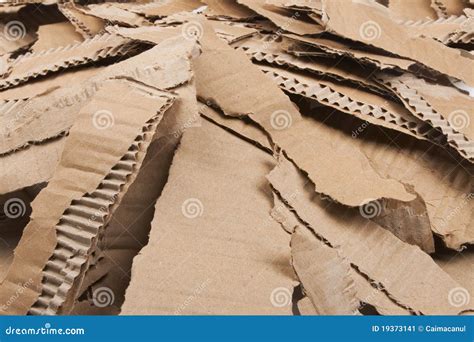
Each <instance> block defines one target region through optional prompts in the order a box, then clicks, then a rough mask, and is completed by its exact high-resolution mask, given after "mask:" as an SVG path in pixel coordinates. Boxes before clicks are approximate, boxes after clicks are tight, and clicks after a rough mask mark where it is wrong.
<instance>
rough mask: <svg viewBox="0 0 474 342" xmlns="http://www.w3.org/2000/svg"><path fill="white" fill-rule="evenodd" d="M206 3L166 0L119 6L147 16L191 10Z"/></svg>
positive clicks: (196, 0)
mask: <svg viewBox="0 0 474 342" xmlns="http://www.w3.org/2000/svg"><path fill="white" fill-rule="evenodd" d="M204 5H205V4H204V3H203V2H201V1H200V0H164V1H160V2H150V3H148V4H120V5H117V7H122V8H125V9H127V10H129V11H131V12H134V13H138V14H142V15H144V16H146V17H164V16H168V15H172V14H175V13H178V12H191V11H193V10H195V9H198V8H199V7H201V6H204Z"/></svg>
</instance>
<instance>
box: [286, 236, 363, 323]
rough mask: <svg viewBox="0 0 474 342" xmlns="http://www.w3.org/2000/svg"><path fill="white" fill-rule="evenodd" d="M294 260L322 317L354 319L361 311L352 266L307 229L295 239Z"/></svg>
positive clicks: (293, 243)
mask: <svg viewBox="0 0 474 342" xmlns="http://www.w3.org/2000/svg"><path fill="white" fill-rule="evenodd" d="M291 258H292V259H291V260H292V264H293V267H294V268H295V272H296V274H297V276H298V278H299V279H300V281H301V282H302V284H303V287H304V291H305V293H306V294H307V296H308V297H309V299H310V300H311V302H312V303H313V306H314V307H315V309H316V312H317V313H318V314H319V315H354V314H355V313H356V312H358V311H357V308H358V307H359V301H358V300H357V298H356V290H355V285H354V280H353V279H352V278H351V276H350V269H351V266H350V265H349V262H348V261H347V260H345V258H344V257H343V256H342V255H341V253H340V252H338V251H337V250H336V249H333V248H331V247H329V246H326V245H324V244H323V243H320V242H319V241H317V238H316V237H315V236H314V235H313V233H312V232H311V231H310V230H309V229H307V228H306V227H297V228H296V230H295V232H294V233H293V234H292V236H291Z"/></svg>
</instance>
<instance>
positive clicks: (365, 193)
mask: <svg viewBox="0 0 474 342" xmlns="http://www.w3.org/2000/svg"><path fill="white" fill-rule="evenodd" d="M207 32H209V31H207ZM202 43H203V46H204V51H203V54H202V55H201V56H200V57H199V58H198V59H197V60H196V62H195V67H196V69H195V70H196V81H197V82H196V87H197V92H198V95H199V96H200V97H202V98H203V99H205V100H206V101H211V102H213V103H216V104H217V105H218V106H219V107H220V108H221V109H222V110H223V112H224V113H225V114H226V115H230V116H243V115H248V116H249V117H250V118H251V119H252V120H254V121H255V122H257V123H258V124H259V125H260V126H262V127H263V128H264V129H265V131H266V132H267V133H268V134H270V136H271V137H272V140H273V142H274V143H276V144H277V145H278V146H280V147H281V148H282V149H283V150H285V151H286V153H287V154H288V156H289V157H290V158H291V159H292V160H293V161H294V162H295V163H296V165H298V167H300V168H301V169H302V170H304V171H305V172H307V173H308V174H309V176H310V178H311V179H312V180H313V181H314V182H315V183H316V184H317V186H318V187H319V191H320V192H321V193H323V194H326V195H329V196H330V197H331V198H333V199H334V200H336V201H339V202H340V203H343V204H346V205H349V206H359V205H361V203H363V202H365V201H366V200H367V199H368V198H393V199H397V200H401V201H409V200H412V199H413V196H412V195H410V194H409V193H407V192H406V191H405V189H404V187H403V185H402V184H400V183H398V182H396V181H393V180H388V179H382V178H380V177H379V176H378V175H377V174H376V173H375V171H373V169H372V168H371V166H370V164H369V163H368V161H367V160H366V159H365V156H364V155H362V154H361V153H360V152H358V151H357V150H356V149H352V145H351V144H347V145H344V146H345V149H344V150H343V149H342V148H340V149H339V151H340V154H334V153H333V149H334V147H335V146H336V144H337V142H335V141H334V139H333V138H332V136H331V133H330V132H328V131H325V128H324V126H320V129H321V132H319V134H317V135H316V134H314V129H316V127H314V126H313V127H311V126H310V125H311V124H310V122H311V121H310V120H307V119H305V118H302V117H301V116H300V114H299V112H298V111H297V109H296V108H295V107H294V105H293V103H291V101H290V100H289V99H288V98H287V97H286V96H285V95H284V94H283V93H282V92H281V91H280V90H279V89H278V88H277V85H275V84H273V83H272V81H271V80H270V79H268V78H267V77H266V76H265V75H264V74H263V73H262V72H261V71H260V70H258V68H257V67H256V66H254V65H252V64H251V63H250V62H249V61H248V60H247V59H246V57H245V55H243V54H240V53H239V52H238V51H237V52H234V51H232V49H231V48H230V47H228V46H227V45H225V43H222V42H220V41H218V40H216V38H213V36H211V35H210V34H209V35H206V34H204V37H203V42H202ZM206 44H207V45H206ZM212 47H218V48H219V50H211V48H212ZM228 50H230V51H228ZM218 59H226V61H227V63H226V64H224V65H222V66H221V67H220V68H215V67H213V66H214V65H215V61H216V60H218ZM242 70H245V74H244V73H242ZM237 71H238V72H237ZM224 75H225V76H224ZM236 89H240V90H239V92H236ZM255 93H258V94H259V97H258V98H255V97H253V96H252V94H255ZM340 146H341V145H339V147H340ZM315 150H317V151H319V152H321V151H324V152H326V153H325V154H320V153H314V151H315ZM331 158H339V159H338V161H337V162H334V163H331V162H330V160H331ZM329 165H331V166H330V167H329ZM334 165H338V167H340V168H341V169H340V171H341V173H340V174H339V173H337V170H335V169H334ZM354 167H358V168H359V169H358V171H357V172H354V173H353V174H351V175H350V176H349V175H347V173H346V172H345V171H344V172H342V170H345V169H351V168H354ZM336 174H337V177H338V183H337V184H336V183H333V182H332V181H331V179H332V177H334V176H335V175H336ZM345 175H346V176H345ZM354 176H358V180H357V181H354V178H353V177H354ZM346 177H347V178H346ZM345 182H346V183H347V186H345V185H343V184H345ZM349 183H350V186H349ZM376 184H378V185H376ZM356 187H357V190H356ZM349 189H351V190H350V191H349Z"/></svg>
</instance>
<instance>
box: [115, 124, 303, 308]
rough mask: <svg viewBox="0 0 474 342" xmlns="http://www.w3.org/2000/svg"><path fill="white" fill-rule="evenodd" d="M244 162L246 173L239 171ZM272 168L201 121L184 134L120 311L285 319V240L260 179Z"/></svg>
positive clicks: (289, 283) (289, 286) (264, 157)
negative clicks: (248, 167) (229, 176)
mask: <svg viewBox="0 0 474 342" xmlns="http://www.w3.org/2000/svg"><path fill="white" fill-rule="evenodd" d="M243 158H245V161H246V164H247V165H252V172H251V173H249V172H247V171H246V170H244V169H242V168H240V167H239V165H240V163H241V160H242V159H243ZM273 163H274V162H273V160H272V158H271V156H269V155H268V154H266V153H264V152H262V151H260V150H258V149H256V148H254V147H253V146H252V145H250V144H248V143H246V142H243V141H241V140H239V139H238V138H236V137H233V136H232V135H229V134H228V133H226V132H225V131H224V130H222V129H221V128H219V127H217V126H214V125H213V124H211V123H208V122H206V121H204V122H203V123H202V127H201V129H189V130H187V131H186V132H185V133H184V136H183V140H182V141H181V144H180V147H179V149H178V152H177V154H176V156H175V158H174V161H173V165H172V167H171V171H170V173H171V174H170V179H169V180H168V184H167V185H166V187H165V189H164V192H163V194H162V196H161V198H160V199H159V200H158V202H157V207H156V209H155V218H154V220H153V222H152V234H151V236H150V242H149V244H148V246H147V247H145V249H144V250H143V251H142V252H141V254H140V255H139V256H137V257H136V258H135V260H134V265H133V270H132V282H131V284H130V286H129V288H128V290H127V293H126V297H125V303H124V305H123V307H122V314H184V315H186V314H242V313H252V314H290V313H291V305H290V302H291V293H292V291H293V282H294V280H293V279H294V276H293V274H292V270H291V268H290V264H289V260H290V250H289V236H288V235H287V234H286V233H285V232H284V231H283V230H282V229H281V228H280V227H279V225H278V223H276V222H275V221H273V220H272V219H271V218H270V217H269V211H270V209H271V205H272V201H271V191H270V188H269V187H268V184H266V182H265V181H264V179H262V177H261V176H262V174H265V173H266V172H268V171H269V169H271V167H272V165H273ZM189 167H192V168H193V169H194V172H193V174H190V173H188V172H186V171H185V170H186V169H188V168H189ZM231 170H232V171H231ZM228 172H232V173H233V178H234V182H227V181H226V178H227V174H228ZM198 175H199V176H198ZM196 176H198V177H199V178H200V180H201V181H199V182H195V181H194V179H195V177H196ZM211 179H212V184H214V185H213V187H212V190H211V191H209V188H208V187H209V183H208V182H209V181H210V180H211ZM248 197H250V198H252V202H249V201H247V200H246V198H248ZM235 211H237V212H235ZM222 217H226V219H225V220H222V219H221V218H222ZM170 264H178V265H180V266H179V267H178V268H176V269H173V268H170V267H169V265H170ZM151 270H153V272H150V271H151ZM236 271H237V272H236ZM152 275H156V279H154V280H151V281H150V282H143V280H142V279H146V278H149V277H150V276H152ZM280 292H281V293H280ZM152 293H153V295H152ZM148 294H149V295H148ZM280 296H281V297H280ZM287 296H289V297H287ZM203 303H208V304H207V305H205V306H203ZM211 303H212V304H211Z"/></svg>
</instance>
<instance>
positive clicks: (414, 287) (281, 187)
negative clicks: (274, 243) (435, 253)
mask: <svg viewBox="0 0 474 342" xmlns="http://www.w3.org/2000/svg"><path fill="white" fill-rule="evenodd" d="M268 179H269V181H270V183H271V184H272V186H273V187H274V188H275V190H276V191H278V192H279V194H280V195H281V196H282V198H283V199H284V200H285V201H286V202H287V203H288V204H289V205H290V206H291V207H292V208H293V209H294V210H295V211H296V213H297V215H298V216H299V217H300V218H301V219H302V220H303V221H304V222H306V223H307V224H308V225H309V227H310V228H311V229H313V231H314V232H315V233H316V234H317V235H318V236H321V237H322V238H324V239H327V241H328V242H329V243H330V244H331V245H332V246H340V248H341V250H342V251H343V252H344V255H345V256H346V257H347V259H348V261H349V262H350V263H351V264H353V265H354V266H355V267H357V269H358V270H359V271H360V272H361V273H362V274H365V275H367V277H368V278H369V279H372V280H373V281H374V282H375V283H377V284H378V285H379V286H382V287H383V288H384V289H385V290H386V291H387V292H388V293H389V295H390V296H391V298H393V299H394V300H395V301H396V302H397V303H399V304H400V305H403V306H404V307H407V308H410V309H411V311H413V312H416V313H421V314H458V313H460V312H462V311H463V310H466V309H469V307H468V306H467V305H465V306H462V307H455V306H453V305H451V304H450V302H449V297H448V295H449V292H450V291H451V290H452V289H453V288H456V287H458V286H459V284H458V283H457V282H456V281H454V280H453V279H452V278H451V277H450V276H449V275H448V274H446V273H445V272H444V271H443V270H442V269H441V268H439V267H438V266H437V265H436V264H435V262H434V261H433V260H432V259H431V258H430V257H429V256H428V255H427V254H425V253H424V252H422V251H421V250H420V249H419V248H418V247H415V246H411V245H409V244H406V243H404V242H402V241H400V240H399V239H398V238H396V237H395V236H394V235H393V234H392V233H390V232H388V231H387V230H385V229H383V228H381V227H379V226H378V225H376V224H375V223H372V222H371V221H368V220H366V219H364V218H363V217H362V216H361V215H360V214H359V213H358V212H357V211H353V210H348V209H344V208H343V207H341V206H339V205H337V204H335V203H332V204H327V202H323V201H322V200H321V199H319V198H318V196H317V195H315V193H314V190H313V185H312V184H311V182H310V181H309V180H308V179H307V178H306V177H305V176H303V174H302V173H301V172H300V171H299V170H298V169H297V168H296V167H295V166H294V165H293V164H291V163H290V162H289V161H287V160H286V159H283V160H281V162H280V164H279V165H278V166H277V167H276V168H275V169H274V170H273V171H272V172H271V173H270V174H269V175H268ZM406 260H411V262H410V263H407V262H406Z"/></svg>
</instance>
